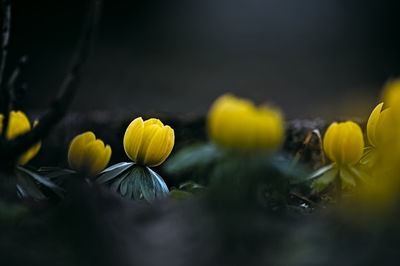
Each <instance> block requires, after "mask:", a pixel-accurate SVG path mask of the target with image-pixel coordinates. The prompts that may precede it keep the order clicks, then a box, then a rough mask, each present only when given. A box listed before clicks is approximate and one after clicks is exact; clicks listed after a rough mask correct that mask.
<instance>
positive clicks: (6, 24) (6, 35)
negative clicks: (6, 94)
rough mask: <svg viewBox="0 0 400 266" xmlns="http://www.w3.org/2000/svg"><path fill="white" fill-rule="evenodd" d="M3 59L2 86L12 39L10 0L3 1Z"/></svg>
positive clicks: (0, 79)
mask: <svg viewBox="0 0 400 266" xmlns="http://www.w3.org/2000/svg"><path fill="white" fill-rule="evenodd" d="M1 11H2V13H1V25H2V28H1V61H0V88H2V84H3V76H4V69H5V67H6V61H7V54H8V41H9V40H10V27H11V4H10V1H9V0H2V1H1Z"/></svg>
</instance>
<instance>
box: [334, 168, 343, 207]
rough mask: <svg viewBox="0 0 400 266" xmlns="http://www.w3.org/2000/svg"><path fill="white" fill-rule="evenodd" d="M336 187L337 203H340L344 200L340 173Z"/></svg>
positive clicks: (337, 176) (336, 179) (336, 180)
mask: <svg viewBox="0 0 400 266" xmlns="http://www.w3.org/2000/svg"><path fill="white" fill-rule="evenodd" d="M335 186H336V202H337V203H339V202H340V201H341V200H342V179H341V178H340V171H339V172H338V173H337V175H336V178H335Z"/></svg>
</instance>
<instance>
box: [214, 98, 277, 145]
mask: <svg viewBox="0 0 400 266" xmlns="http://www.w3.org/2000/svg"><path fill="white" fill-rule="evenodd" d="M207 123H208V125H207V126H208V132H209V135H210V138H211V139H212V140H213V141H214V142H216V143H217V144H219V145H221V146H224V147H229V148H234V149H240V150H275V149H276V148H278V147H279V146H280V145H281V143H282V140H283V132H284V128H283V118H282V115H281V113H280V112H279V111H278V110H275V109H272V108H270V107H268V106H261V107H259V108H257V107H255V106H254V104H253V103H252V102H251V101H249V100H245V99H240V98H236V97H235V96H233V95H231V94H225V95H222V96H221V97H219V98H218V99H217V100H216V101H215V102H214V104H213V105H212V107H211V109H210V111H209V114H208V121H207Z"/></svg>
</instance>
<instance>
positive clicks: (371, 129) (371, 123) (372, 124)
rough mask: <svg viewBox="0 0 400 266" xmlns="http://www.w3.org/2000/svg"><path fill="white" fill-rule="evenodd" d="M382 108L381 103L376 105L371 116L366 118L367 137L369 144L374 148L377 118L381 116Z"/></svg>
mask: <svg viewBox="0 0 400 266" xmlns="http://www.w3.org/2000/svg"><path fill="white" fill-rule="evenodd" d="M382 107H383V103H380V104H378V105H377V106H376V107H375V108H374V110H373V111H372V113H371V115H370V116H369V118H368V123H367V137H368V141H369V143H370V144H371V145H372V146H373V147H376V137H375V134H376V126H377V124H378V121H379V117H380V115H381V110H382Z"/></svg>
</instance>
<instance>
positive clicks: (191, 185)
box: [169, 181, 207, 200]
mask: <svg viewBox="0 0 400 266" xmlns="http://www.w3.org/2000/svg"><path fill="white" fill-rule="evenodd" d="M206 191H207V188H206V187H204V186H202V185H200V184H197V183H195V182H193V181H187V182H185V183H183V184H180V185H179V188H178V189H177V188H173V189H172V190H171V192H170V193H169V198H171V199H175V200H183V199H187V198H190V197H192V196H194V195H202V194H204V193H205V192H206Z"/></svg>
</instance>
